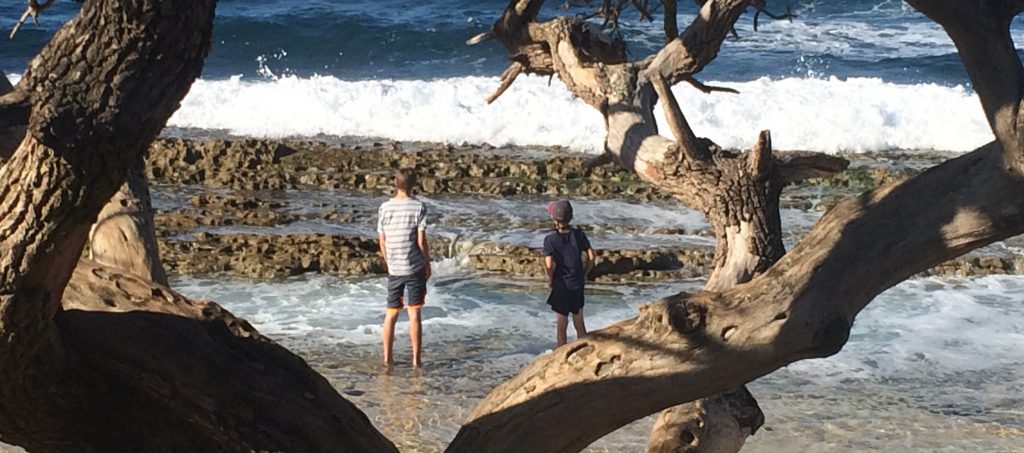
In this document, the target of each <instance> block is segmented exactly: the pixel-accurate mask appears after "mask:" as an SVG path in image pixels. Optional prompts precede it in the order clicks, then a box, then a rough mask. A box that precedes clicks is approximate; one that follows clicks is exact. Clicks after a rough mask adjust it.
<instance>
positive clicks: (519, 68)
mask: <svg viewBox="0 0 1024 453" xmlns="http://www.w3.org/2000/svg"><path fill="white" fill-rule="evenodd" d="M522 73H523V64H522V63H520V62H518V61H513V62H512V64H511V65H509V67H508V68H507V69H505V72H503V73H502V74H501V85H499V86H498V89H497V90H494V93H491V95H490V96H487V103H488V104H490V103H492V102H494V101H495V100H497V99H498V97H499V96H501V95H502V94H505V90H507V89H508V87H510V86H512V82H515V81H516V77H519V74H522Z"/></svg>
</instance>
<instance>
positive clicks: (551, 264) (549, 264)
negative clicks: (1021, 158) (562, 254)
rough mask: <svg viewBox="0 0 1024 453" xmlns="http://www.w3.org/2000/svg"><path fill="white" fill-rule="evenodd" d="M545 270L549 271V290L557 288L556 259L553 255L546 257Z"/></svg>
mask: <svg viewBox="0 0 1024 453" xmlns="http://www.w3.org/2000/svg"><path fill="white" fill-rule="evenodd" d="M544 268H545V269H547V271H548V288H554V286H555V259H554V258H552V257H551V255H548V256H545V257H544Z"/></svg>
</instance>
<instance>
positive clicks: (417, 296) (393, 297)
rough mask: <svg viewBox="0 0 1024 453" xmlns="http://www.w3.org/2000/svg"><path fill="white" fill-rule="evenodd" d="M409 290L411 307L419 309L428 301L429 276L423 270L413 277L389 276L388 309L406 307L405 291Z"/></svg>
mask: <svg viewBox="0 0 1024 453" xmlns="http://www.w3.org/2000/svg"><path fill="white" fill-rule="evenodd" d="M406 288H408V289H409V306H410V307H419V306H421V305H423V302H424V301H426V299H427V276H426V274H425V273H424V272H423V270H422V269H421V270H420V271H419V272H416V273H415V274H412V275H390V276H388V308H393V309H401V308H402V307H403V306H405V289H406Z"/></svg>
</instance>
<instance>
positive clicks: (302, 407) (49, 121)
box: [0, 0, 394, 452]
mask: <svg viewBox="0 0 1024 453" xmlns="http://www.w3.org/2000/svg"><path fill="white" fill-rule="evenodd" d="M215 3H216V2H215V1H213V0H187V1H186V0H118V1H109V2H95V1H94V2H86V3H85V4H84V5H83V6H82V8H81V11H80V13H79V15H78V16H77V17H76V18H75V19H73V20H72V21H71V22H69V23H68V24H67V25H65V26H64V27H63V28H62V29H61V30H60V31H58V32H57V34H56V35H55V37H54V38H53V40H52V41H51V42H50V43H49V44H48V45H47V46H46V47H45V48H44V49H43V51H42V52H41V53H40V55H39V56H38V57H37V58H36V59H35V60H33V62H32V64H31V65H30V67H29V68H28V70H27V72H26V74H25V76H24V78H23V79H22V81H21V82H19V88H21V87H25V89H24V91H23V92H24V93H30V94H29V95H28V97H27V99H28V101H30V103H31V114H30V116H29V117H28V121H27V123H28V127H27V130H28V133H27V134H26V135H25V138H24V140H23V141H21V144H20V146H19V147H18V148H17V150H16V151H15V152H14V154H13V155H12V156H11V158H10V159H9V160H8V161H7V162H6V163H5V164H4V166H3V167H2V168H0V440H2V441H4V442H7V443H12V444H17V445H20V446H23V447H25V448H26V449H28V450H31V451H35V452H72V451H74V452H78V451H239V452H248V451H394V446H393V445H392V444H391V443H390V442H388V441H387V439H384V438H383V436H381V435H380V433H379V432H377V431H376V430H375V429H374V428H373V427H372V425H370V423H369V421H368V420H367V419H366V417H365V415H363V414H362V413H361V412H360V411H359V410H358V409H356V408H355V407H354V406H352V405H351V404H350V403H348V402H346V401H345V400H344V399H343V398H341V397H340V396H339V395H338V394H337V393H336V392H335V391H334V390H333V389H332V388H331V387H330V385H329V384H328V383H327V382H326V381H325V380H324V379H323V378H322V377H320V376H318V375H317V374H316V373H315V372H314V371H312V370H311V369H309V367H308V366H307V365H306V364H305V363H304V362H302V360H301V359H299V358H298V357H296V356H294V355H292V354H290V353H288V352H287V351H285V350H284V349H283V348H280V347H279V346H277V345H274V344H273V343H272V342H269V341H267V340H266V339H264V338H262V337H260V336H259V334H258V333H256V332H255V331H254V330H253V329H252V328H251V327H249V326H248V324H246V323H245V322H244V321H241V320H238V319H236V318H234V317H233V316H231V315H230V314H229V313H227V312H225V311H223V310H222V309H220V307H218V306H216V305H215V304H210V303H195V302H192V301H187V300H185V299H183V298H181V297H180V296H178V295H176V294H174V293H173V292H172V291H170V290H169V289H167V288H166V287H163V286H161V285H157V284H154V283H152V282H150V281H148V280H144V279H142V278H139V277H135V276H133V275H131V273H129V272H125V271H112V270H110V269H109V268H105V267H102V266H98V265H95V264H91V263H89V262H83V263H79V257H80V255H81V252H82V248H83V245H84V244H85V242H86V240H87V237H88V234H89V228H90V225H92V224H93V223H94V222H95V221H96V219H97V215H98V214H99V212H100V210H101V208H102V207H103V206H104V205H107V204H108V201H109V200H110V199H111V196H112V195H113V194H114V193H115V191H117V190H118V188H119V187H121V186H122V185H123V183H124V181H125V177H126V174H127V173H128V172H129V169H131V168H132V167H133V166H136V165H137V164H139V163H140V162H141V158H142V156H143V154H144V152H145V150H146V149H147V147H148V145H149V143H150V142H151V141H152V139H153V138H154V137H155V136H156V134H157V133H158V132H159V130H160V129H161V128H162V127H163V125H164V124H165V122H166V121H167V119H168V118H169V117H170V115H171V113H172V112H173V111H174V110H175V109H176V108H177V107H178V105H179V103H180V101H181V99H182V98H183V97H184V95H185V93H186V92H187V91H188V88H189V86H190V85H191V83H192V81H193V80H194V79H195V78H196V77H197V76H198V75H199V73H200V71H201V69H202V62H203V58H204V57H205V55H206V52H207V50H208V48H209V42H210V33H211V27H212V22H213V11H214V6H215ZM16 91H17V90H16ZM6 99H10V98H9V97H7V98H6ZM117 205H120V203H115V206H117ZM128 208H130V206H128ZM110 225H111V223H110V222H103V223H101V224H100V225H98V226H97V232H96V234H95V235H94V239H96V236H99V237H105V236H107V234H106V233H105V232H104V230H105V229H106V228H107V227H108V226H110ZM116 230H117V231H116V232H115V233H114V234H113V235H114V236H116V235H119V234H121V232H124V231H127V230H124V229H120V228H118V229H116ZM101 242H102V241H101ZM122 245H123V244H122ZM115 248H116V246H115ZM104 249H105V247H104V246H103V244H100V247H98V248H97V250H96V251H97V254H98V256H104V257H109V256H110V253H108V252H109V251H110V250H104ZM114 251H115V252H123V250H120V251H118V250H114ZM115 261H118V264H117V265H119V266H125V267H128V268H132V267H134V266H135V265H134V264H125V263H124V262H120V260H115ZM76 266H77V269H76ZM141 267H143V268H147V270H148V274H149V275H148V276H147V277H149V278H153V277H155V278H157V279H160V276H159V275H154V272H153V271H154V263H152V262H151V263H148V264H144V265H142V266H141ZM135 269H136V270H138V268H135ZM73 270H74V272H75V274H74V275H75V277H74V279H72V271H73ZM132 272H136V271H135V270H133V271H132ZM138 273H140V274H146V273H147V272H141V271H140V272H138ZM69 279H72V280H71V284H70V285H67V283H68V281H69ZM62 302H63V308H62V307H61V303H62ZM111 427H115V428H116V429H111Z"/></svg>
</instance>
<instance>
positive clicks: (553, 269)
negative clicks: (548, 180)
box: [544, 200, 596, 346]
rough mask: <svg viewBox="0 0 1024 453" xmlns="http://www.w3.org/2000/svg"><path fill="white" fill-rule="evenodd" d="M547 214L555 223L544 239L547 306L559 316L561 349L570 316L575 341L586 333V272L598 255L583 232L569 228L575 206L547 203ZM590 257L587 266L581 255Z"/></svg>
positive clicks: (557, 320)
mask: <svg viewBox="0 0 1024 453" xmlns="http://www.w3.org/2000/svg"><path fill="white" fill-rule="evenodd" d="M548 214H551V220H554V221H555V231H553V232H552V233H551V234H548V235H547V236H546V237H545V238H544V267H545V268H547V271H548V287H549V288H551V295H550V296H548V305H550V306H551V309H552V310H554V311H555V313H557V316H556V329H557V330H556V338H557V341H558V346H562V345H564V344H565V343H566V332H565V331H566V329H567V328H568V325H569V314H570V313H572V325H573V327H575V328H576V338H580V337H583V336H584V335H586V334H587V327H586V326H585V325H584V323H583V285H584V282H585V281H586V279H587V270H588V269H589V268H590V265H591V264H592V263H593V262H594V259H595V258H596V255H595V253H594V249H593V248H591V247H590V241H589V240H588V239H587V235H586V234H584V233H583V230H580V229H579V228H574V227H570V226H569V222H570V221H572V205H571V204H569V202H568V201H567V200H558V201H555V202H552V203H550V204H548ZM584 252H585V253H586V254H587V266H584V263H583V260H582V259H581V255H582V254H583V253H584Z"/></svg>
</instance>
